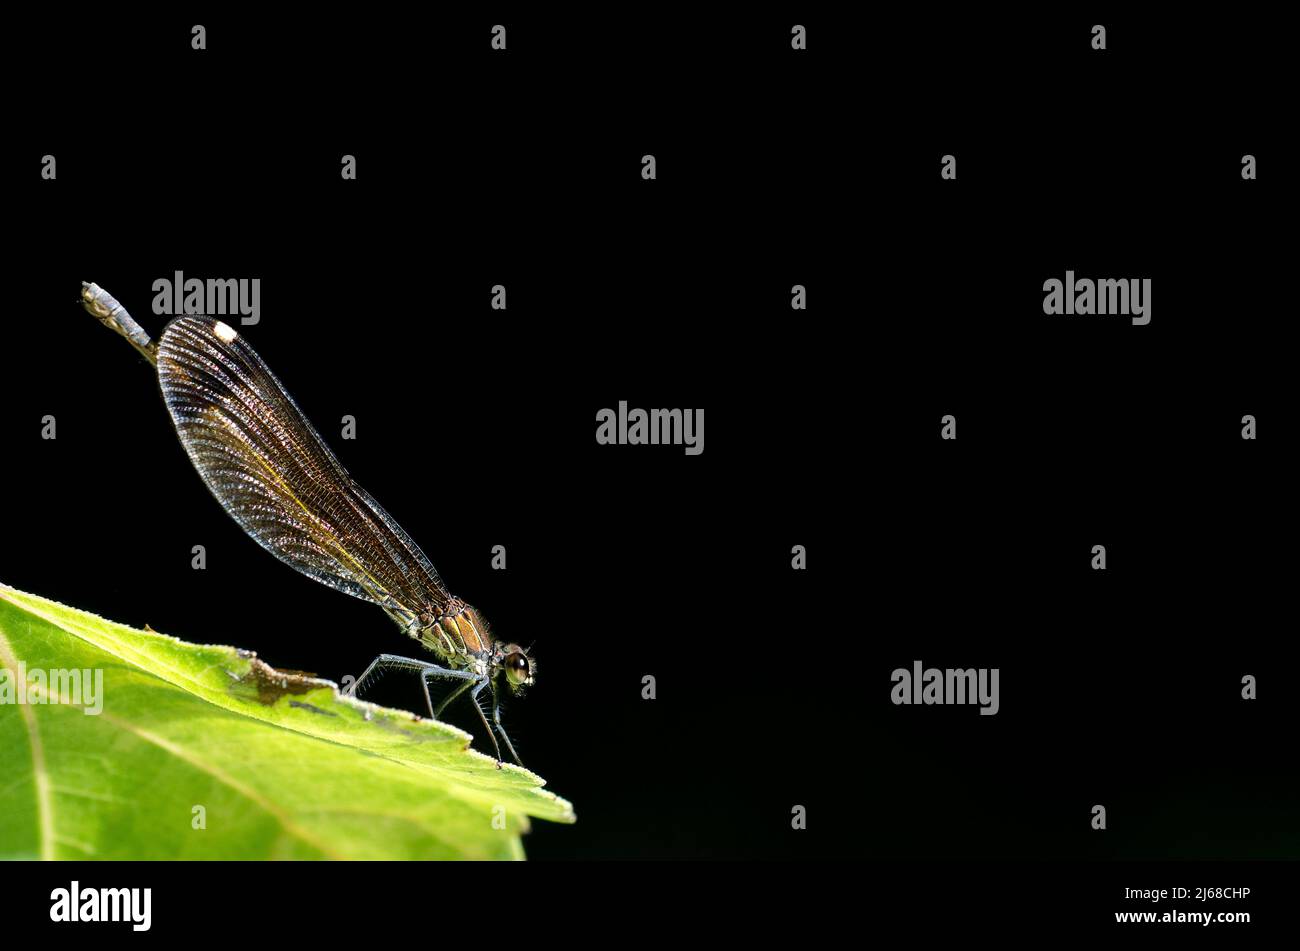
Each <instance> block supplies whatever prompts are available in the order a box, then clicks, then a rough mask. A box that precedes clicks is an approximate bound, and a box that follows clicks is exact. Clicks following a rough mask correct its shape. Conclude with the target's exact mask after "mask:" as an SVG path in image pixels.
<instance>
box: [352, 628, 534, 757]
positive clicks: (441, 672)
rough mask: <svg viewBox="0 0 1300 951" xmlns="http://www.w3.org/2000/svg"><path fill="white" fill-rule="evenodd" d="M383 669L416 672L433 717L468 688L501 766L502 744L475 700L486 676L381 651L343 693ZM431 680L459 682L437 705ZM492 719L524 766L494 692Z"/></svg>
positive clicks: (485, 683)
mask: <svg viewBox="0 0 1300 951" xmlns="http://www.w3.org/2000/svg"><path fill="white" fill-rule="evenodd" d="M385 670H410V671H415V672H417V673H418V674H419V676H420V686H421V688H423V690H424V702H425V703H426V704H427V705H428V707H429V716H430V718H431V719H434V720H437V719H439V718H441V716H442V712H443V711H444V710H446V709H447V707H448V706H450V704H451V703H452V701H454V700H456V699H457V698H458V697H460V696H461V695H462V694H463V693H465V691H467V690H468V691H470V703H471V704H472V705H473V707H474V711H475V712H476V713H477V714H478V717H479V720H480V721H481V722H482V723H483V731H484V732H485V733H487V735H488V739H490V740H491V741H492V748H493V749H494V750H495V751H496V760H497V766H498V767H499V766H500V765H501V744H499V743H498V742H497V738H496V734H495V733H494V732H493V730H492V726H493V724H490V723H488V720H487V716H486V715H485V714H484V713H483V708H482V706H480V705H479V702H478V695H479V694H480V693H481V692H482V691H483V688H484V687H487V686H489V685H490V682H489V681H488V679H487V678H486V677H482V676H480V675H478V674H476V673H474V672H472V671H468V670H452V669H451V668H449V667H442V666H440V665H439V664H434V663H430V662H429V661H427V660H417V659H416V658H414V657H402V656H400V655H397V654H380V655H379V656H378V657H376V658H375V659H374V660H372V661H371V662H370V666H369V667H367V668H366V669H365V670H364V671H363V672H362V674H361V676H360V677H358V678H357V679H356V680H355V681H354V682H353V683H352V684H351V685H349V686H348V687H347V689H346V690H345V691H344V692H345V693H346V694H348V695H349V696H355V695H356V693H357V692H358V691H359V690H362V689H363V688H364V687H365V685H366V684H367V683H369V682H371V681H372V680H373V679H374V677H375V675H377V674H378V673H380V672H382V671H385ZM430 680H451V681H460V683H459V684H458V685H457V686H456V687H455V688H453V689H452V691H451V693H449V694H448V695H447V696H446V697H444V698H443V700H442V702H440V703H439V704H438V706H437V707H434V705H433V697H432V696H431V695H430V693H429V681H430ZM492 719H493V721H494V723H495V725H496V729H497V731H498V732H500V734H501V738H502V739H503V740H505V741H506V749H508V750H509V751H510V756H511V757H512V758H513V759H514V761H515V762H516V763H518V764H519V765H520V766H523V765H524V764H523V761H521V760H520V759H519V754H518V753H516V752H515V747H514V744H513V743H511V742H510V738H509V737H508V736H506V733H505V730H504V729H503V728H502V726H501V712H500V700H499V699H498V698H497V697H496V693H495V691H494V692H493V701H492Z"/></svg>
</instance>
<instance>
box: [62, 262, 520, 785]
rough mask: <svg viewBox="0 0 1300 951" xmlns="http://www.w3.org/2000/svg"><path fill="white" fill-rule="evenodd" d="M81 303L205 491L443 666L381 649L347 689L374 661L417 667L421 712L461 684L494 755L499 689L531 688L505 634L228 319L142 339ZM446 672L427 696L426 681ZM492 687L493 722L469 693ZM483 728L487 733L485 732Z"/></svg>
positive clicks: (95, 290) (132, 326) (367, 675)
mask: <svg viewBox="0 0 1300 951" xmlns="http://www.w3.org/2000/svg"><path fill="white" fill-rule="evenodd" d="M81 297H82V304H83V305H84V306H85V308H86V310H88V311H89V312H90V313H91V314H93V315H94V316H95V317H96V318H97V319H98V320H99V321H100V322H101V323H103V324H104V325H105V326H107V327H110V328H111V329H113V330H115V331H117V332H118V333H120V334H121V335H122V336H124V337H126V338H127V340H129V341H130V342H131V345H132V346H134V347H135V348H136V350H137V351H139V352H140V353H141V354H142V355H143V356H144V357H145V359H147V360H148V361H149V362H150V363H152V364H153V365H154V366H155V367H156V368H157V372H158V383H159V386H160V387H161V389H162V395H163V402H164V403H165V404H166V406H167V410H168V412H169V413H170V414H171V417H172V422H173V423H174V424H175V426H176V432H177V435H179V436H180V440H181V444H182V445H183V446H184V447H185V451H186V453H187V454H188V455H189V457H190V461H191V462H192V463H193V464H194V468H195V469H197V470H198V473H199V475H200V476H201V477H202V479H203V482H204V483H205V484H206V485H207V487H208V489H209V491H211V493H212V494H213V496H215V497H216V499H217V501H218V502H220V503H221V506H222V507H223V508H224V509H225V510H226V512H227V513H228V514H229V515H230V517H231V518H233V519H234V520H235V521H236V522H237V523H239V526H240V527H241V528H243V530H244V531H245V532H246V533H247V534H248V535H249V537H251V538H252V539H253V540H254V541H256V542H257V543H258V544H259V545H261V546H262V547H263V548H265V549H266V550H267V551H269V552H270V553H271V554H273V555H275V557H276V558H278V559H280V560H281V561H283V562H285V563H286V564H288V565H290V566H291V567H293V568H294V569H296V570H297V571H300V572H302V573H303V574H305V575H307V576H308V577H310V578H313V579H315V580H316V581H319V582H320V583H321V584H325V585H328V586H330V587H331V588H335V589H337V590H339V591H342V592H344V593H345V594H350V595H352V596H353V597H355V598H361V599H362V600H365V601H371V602H373V603H375V604H377V605H379V606H380V607H381V608H383V610H384V611H385V612H386V613H387V614H388V615H389V617H391V618H392V619H393V620H394V621H395V622H397V624H398V625H399V626H400V627H401V628H402V630H403V631H405V632H406V633H407V634H408V635H410V636H411V637H414V638H416V639H417V640H419V641H420V643H421V644H422V645H423V646H424V647H426V648H427V649H428V650H430V651H431V652H433V653H434V654H435V655H436V656H437V657H438V658H439V659H440V660H441V661H442V664H435V663H432V662H431V661H425V660H417V659H414V658H409V657H400V656H398V655H394V654H381V655H380V656H379V657H378V658H376V659H375V660H374V662H372V663H371V664H370V666H369V667H367V668H366V670H365V672H364V673H362V675H361V676H360V677H359V678H358V679H357V680H356V681H355V682H354V683H353V684H352V685H351V687H350V688H349V690H350V691H351V692H356V691H358V690H360V689H362V687H363V686H364V685H365V684H366V683H367V682H369V680H370V679H371V678H372V677H373V675H374V674H376V673H377V672H378V671H380V670H382V669H386V668H387V669H404V670H412V671H415V672H418V673H419V675H420V683H421V686H422V687H423V689H424V696H425V701H426V703H427V704H428V707H429V712H430V714H431V715H432V716H433V717H435V718H436V717H438V716H439V715H440V714H441V712H442V711H443V710H444V709H445V708H446V707H447V705H448V704H449V703H451V702H452V701H453V700H455V699H456V698H457V697H459V696H460V695H461V694H463V693H466V692H468V693H469V695H470V699H471V701H472V703H473V707H474V709H475V710H476V711H477V712H478V715H479V718H480V719H481V720H482V723H483V726H484V728H485V729H486V730H487V734H488V737H489V738H490V739H491V740H492V744H493V747H494V748H495V749H496V752H497V762H498V765H499V764H500V761H501V751H500V746H499V744H498V743H497V735H499V736H500V737H501V739H502V740H503V741H504V742H505V744H506V748H507V749H508V750H509V751H510V754H511V756H513V757H514V759H515V761H516V762H518V761H519V756H518V754H516V753H515V750H514V746H513V744H512V743H511V742H510V738H509V737H508V736H507V735H506V733H505V730H504V729H503V728H502V726H501V715H500V698H501V694H502V693H503V692H505V691H510V692H514V693H518V692H520V691H521V690H522V688H524V687H527V686H529V685H531V684H532V682H533V676H534V673H535V670H536V668H535V665H534V663H533V661H532V658H531V657H529V656H528V652H527V651H526V650H524V649H523V648H521V647H519V646H518V645H517V644H511V643H505V642H501V641H494V640H493V639H492V636H491V633H490V632H489V630H488V627H487V623H486V622H485V621H484V620H483V618H482V617H481V616H480V615H479V613H478V612H477V611H475V610H474V608H472V607H470V606H469V605H468V604H466V603H465V602H464V601H462V600H460V599H459V598H456V597H454V596H453V595H452V594H451V593H450V592H448V591H447V588H446V586H445V585H444V584H443V582H442V579H441V578H440V577H439V575H438V572H437V571H436V570H435V569H434V567H433V564H432V563H431V562H430V561H429V559H428V558H427V557H426V556H425V554H424V552H423V551H421V550H420V547H419V546H418V545H416V543H415V541H414V540H413V539H412V538H411V536H409V535H408V534H406V532H405V531H403V530H402V528H401V526H399V525H398V524H397V522H396V521H394V520H393V518H392V517H391V516H390V515H389V514H388V513H387V512H385V511H384V510H383V508H381V507H380V505H379V503H378V502H376V501H375V500H374V498H373V497H372V496H371V495H370V493H368V492H367V491H366V490H365V489H363V488H361V486H359V485H357V483H356V482H354V481H353V479H352V477H351V476H350V475H348V473H347V471H346V470H345V469H344V468H343V466H342V465H341V464H340V463H339V461H338V459H337V458H335V456H334V453H333V452H331V451H330V449H329V447H328V446H327V445H326V444H325V441H324V440H323V439H322V438H321V437H320V434H319V433H318V432H317V431H316V429H315V428H314V427H313V426H312V425H311V423H309V422H308V421H307V418H306V416H304V415H303V413H302V411H301V410H300V409H299V408H298V404H297V403H295V402H294V400H293V397H291V396H290V395H289V393H288V391H287V390H286V389H285V388H284V386H283V385H282V384H281V383H280V381H279V380H278V379H277V378H276V376H275V375H274V374H273V373H272V372H271V371H270V369H269V368H268V367H267V366H266V364H265V363H263V362H262V358H261V357H259V356H258V355H257V353H256V352H255V351H254V350H253V348H252V347H250V346H249V345H248V342H247V341H246V340H245V339H244V338H243V336H242V335H241V334H240V333H239V332H238V331H237V330H236V329H235V328H234V327H232V326H230V325H229V324H226V323H224V322H222V321H219V320H214V319H211V318H208V317H200V316H184V317H178V318H176V319H175V320H173V321H171V322H170V323H169V324H167V326H166V327H165V328H164V330H163V334H162V339H161V340H160V341H157V342H155V341H153V340H151V339H150V337H149V335H148V334H147V333H146V332H145V331H144V329H143V328H141V327H140V325H139V324H137V323H136V322H135V321H134V320H133V319H132V318H131V315H130V314H129V313H127V311H126V309H125V308H124V307H123V306H122V305H121V304H120V303H118V302H117V301H116V300H114V299H113V297H112V296H111V295H110V294H108V292H106V291H105V290H104V289H103V288H101V287H98V286H97V285H95V284H85V283H83V284H82V291H81ZM430 680H443V681H451V682H452V689H451V690H450V693H449V694H448V695H447V696H446V697H445V698H444V699H443V700H442V701H441V702H440V703H439V704H438V706H436V707H435V706H434V704H433V700H432V698H431V696H430V694H429V681H430ZM485 688H488V689H490V690H491V692H492V723H491V724H490V725H489V723H488V720H487V716H486V715H485V714H484V712H483V709H482V707H480V706H479V703H478V696H479V694H480V693H481V692H482V691H483V690H484V689H485ZM494 729H495V734H494V732H493V730H494Z"/></svg>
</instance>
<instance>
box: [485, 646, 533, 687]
mask: <svg viewBox="0 0 1300 951" xmlns="http://www.w3.org/2000/svg"><path fill="white" fill-rule="evenodd" d="M492 658H493V661H494V664H495V666H496V667H497V669H499V670H503V671H505V675H506V682H507V683H509V684H510V688H511V689H512V690H515V691H518V690H521V689H522V688H524V687H531V686H532V685H533V677H534V676H535V675H536V674H537V665H536V663H535V662H534V661H533V659H532V658H531V657H529V656H528V652H527V651H526V650H524V648H522V647H520V646H519V645H518V644H502V643H501V642H500V641H498V642H497V644H496V646H495V648H494V649H493V651H492Z"/></svg>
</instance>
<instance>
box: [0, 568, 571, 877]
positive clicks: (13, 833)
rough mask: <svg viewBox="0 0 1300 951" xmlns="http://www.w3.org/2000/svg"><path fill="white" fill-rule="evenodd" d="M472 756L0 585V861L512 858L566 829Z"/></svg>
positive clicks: (321, 690) (322, 697)
mask: <svg viewBox="0 0 1300 951" xmlns="http://www.w3.org/2000/svg"><path fill="white" fill-rule="evenodd" d="M74 670H76V671H80V672H81V674H80V675H79V676H80V677H81V678H82V679H83V680H84V681H85V686H86V687H90V686H92V685H93V684H94V683H95V682H96V679H97V678H98V677H101V676H102V692H101V693H99V695H98V697H96V696H95V692H94V691H93V690H86V689H82V690H80V691H79V692H78V694H77V695H74V694H73V692H72V691H71V689H70V687H71V685H70V684H69V683H67V682H55V681H54V680H51V679H49V677H50V674H49V673H48V672H50V671H61V672H71V671H74ZM87 671H89V672H90V673H89V674H87V673H86V672H87ZM95 672H102V673H100V674H96V673H95ZM24 674H25V676H20V675H24ZM60 676H62V675H60ZM20 688H23V689H24V690H25V692H26V694H27V696H26V698H25V699H26V702H25V703H18V702H16V701H17V700H18V690H19V689H20ZM60 695H61V698H62V701H64V702H51V701H52V700H54V699H57V698H59V697H60ZM72 700H78V701H79V702H77V703H74V702H69V701H72ZM97 706H98V707H100V708H101V709H100V711H99V712H98V713H95V712H94V710H95V708H96V707H97ZM469 741H470V736H469V734H467V733H465V732H464V731H462V730H458V729H456V728H455V727H452V726H449V725H447V724H445V723H440V722H438V721H434V720H425V719H421V718H419V717H416V716H415V715H414V714H411V713H406V712H403V711H398V710H389V709H385V708H383V707H378V706H375V705H374V704H369V703H365V702H363V701H360V700H355V699H353V698H351V697H345V696H341V695H340V694H339V692H338V689H337V687H336V686H335V685H334V684H332V683H330V682H328V681H325V680H317V679H313V678H310V677H307V676H305V675H301V674H292V673H287V672H282V671H276V670H274V669H272V668H271V667H269V666H267V665H266V664H264V663H263V662H262V661H260V660H258V659H257V658H256V657H255V656H254V655H253V654H251V653H249V652H248V651H241V650H237V649H235V648H233V647H217V646H210V645H198V644H187V643H185V642H183V641H179V640H176V639H175V638H172V637H168V636H165V635H163V634H158V633H155V632H153V631H140V630H135V629H134V628H130V627H126V626H124V625H121V624H115V623H113V622H111V621H105V620H104V619H102V618H99V617H96V616H94V615H92V614H87V613H85V612H83V611H77V610H75V609H73V608H68V607H65V606H63V605H61V604H56V603H55V602H53V601H48V600H46V599H44V598H39V597H36V596H34V595H29V594H23V593H22V592H19V591H16V590H14V589H13V588H10V587H7V586H5V585H3V584H0V858H11V859H12V858H45V859H84V858H93V859H257V858H265V859H270V858H275V859H306V858H352V859H392V858H411V859H427V858H473V859H486V858H522V857H523V846H522V843H521V842H520V838H519V837H520V834H521V833H523V832H526V831H527V830H528V818H527V817H529V816H533V817H535V818H539V819H549V820H552V821H555V822H573V821H574V815H573V807H572V806H570V805H569V803H567V802H565V801H564V800H563V799H560V798H559V797H557V796H555V795H554V794H552V793H550V792H546V791H544V790H543V789H542V788H541V787H542V785H543V782H542V780H541V778H540V777H538V776H536V775H535V774H533V773H531V772H529V771H528V770H525V769H521V768H519V767H517V766H513V765H509V764H507V765H505V766H504V767H503V768H501V769H498V768H497V764H496V761H495V760H493V759H491V758H489V757H487V756H484V755H482V754H481V753H478V752H475V751H474V750H471V749H469V748H468V747H469ZM200 816H201V817H202V820H203V821H202V822H200V821H199V817H200ZM494 820H495V821H494ZM199 825H202V826H204V827H203V828H196V826H199Z"/></svg>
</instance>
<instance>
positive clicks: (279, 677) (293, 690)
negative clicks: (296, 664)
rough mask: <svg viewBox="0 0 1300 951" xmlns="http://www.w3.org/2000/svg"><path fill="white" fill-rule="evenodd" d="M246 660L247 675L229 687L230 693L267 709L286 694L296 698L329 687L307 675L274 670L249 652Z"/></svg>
mask: <svg viewBox="0 0 1300 951" xmlns="http://www.w3.org/2000/svg"><path fill="white" fill-rule="evenodd" d="M248 658H249V661H248V673H246V674H244V676H242V677H240V678H239V679H238V680H237V681H236V682H235V683H233V684H232V685H231V687H230V692H231V693H233V694H235V695H236V696H243V697H249V698H251V699H253V700H256V701H257V702H258V703H261V704H265V705H266V706H268V707H269V706H271V705H272V704H274V703H275V702H276V701H277V700H279V699H280V698H281V697H283V696H285V695H286V694H294V695H295V696H296V695H300V694H304V693H308V692H310V691H312V690H317V689H319V688H321V687H328V686H330V685H329V683H328V682H326V681H324V680H316V679H314V678H313V677H312V676H311V675H309V674H302V673H300V672H298V671H292V670H276V669H275V668H274V667H272V666H271V665H270V664H267V663H264V662H263V661H260V660H258V659H257V656H256V655H255V654H253V653H251V652H250V653H249V654H248ZM299 706H309V704H299ZM320 712H321V713H324V712H325V711H323V710H321V711H320Z"/></svg>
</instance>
